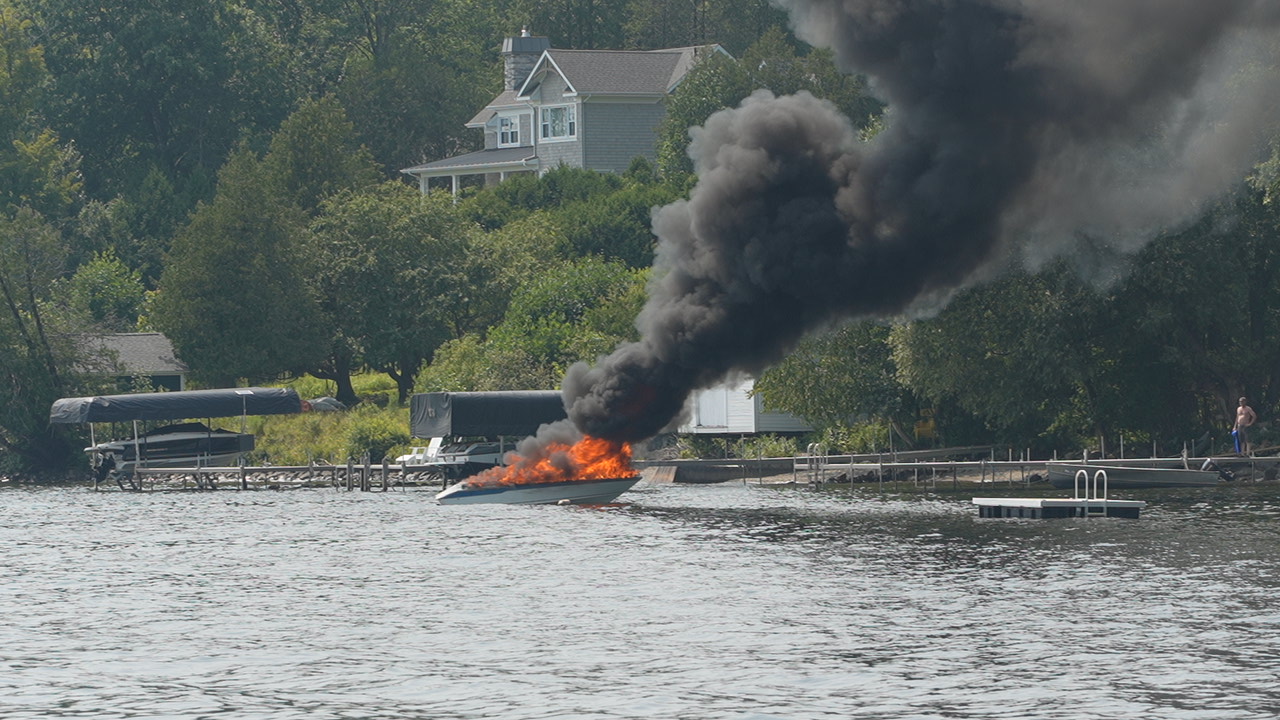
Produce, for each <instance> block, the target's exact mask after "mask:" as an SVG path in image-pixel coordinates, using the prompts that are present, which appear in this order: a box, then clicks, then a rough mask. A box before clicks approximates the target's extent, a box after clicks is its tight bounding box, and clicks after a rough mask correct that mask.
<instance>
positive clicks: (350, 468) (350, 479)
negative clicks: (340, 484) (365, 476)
mask: <svg viewBox="0 0 1280 720" xmlns="http://www.w3.org/2000/svg"><path fill="white" fill-rule="evenodd" d="M355 474H356V471H355V466H354V464H353V462H352V459H351V456H347V492H350V491H351V490H352V483H354V482H355Z"/></svg>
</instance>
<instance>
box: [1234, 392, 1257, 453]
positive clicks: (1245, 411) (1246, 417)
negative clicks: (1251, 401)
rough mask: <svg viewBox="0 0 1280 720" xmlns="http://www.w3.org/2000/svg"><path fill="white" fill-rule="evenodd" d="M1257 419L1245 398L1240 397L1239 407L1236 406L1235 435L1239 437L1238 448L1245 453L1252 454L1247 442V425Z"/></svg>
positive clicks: (1251, 448)
mask: <svg viewBox="0 0 1280 720" xmlns="http://www.w3.org/2000/svg"><path fill="white" fill-rule="evenodd" d="M1257 421H1258V414H1257V413H1255V412H1254V411H1253V408H1251V407H1249V405H1248V404H1247V403H1246V402H1245V398H1240V407H1237V408H1236V427H1235V431H1236V433H1237V437H1239V438H1240V449H1241V451H1243V452H1244V454H1245V455H1252V454H1253V447H1252V446H1251V445H1250V444H1249V426H1250V425H1252V424H1254V423H1255V422H1257Z"/></svg>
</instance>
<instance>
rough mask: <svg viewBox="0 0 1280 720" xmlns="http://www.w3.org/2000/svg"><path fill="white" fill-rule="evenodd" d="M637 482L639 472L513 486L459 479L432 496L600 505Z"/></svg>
mask: <svg viewBox="0 0 1280 720" xmlns="http://www.w3.org/2000/svg"><path fill="white" fill-rule="evenodd" d="M639 481H640V476H639V475H637V476H635V477H629V478H604V479H601V480H567V481H557V482H541V483H538V482H534V483H524V484H517V485H485V484H483V483H475V484H473V483H472V481H471V480H463V481H462V482H460V483H458V484H457V485H454V486H452V487H450V488H448V489H447V490H444V491H443V492H441V493H440V494H438V495H436V500H438V501H440V504H441V505H468V504H472V503H505V504H508V505H555V504H557V503H561V502H567V503H573V504H575V505H603V504H605V503H610V502H613V501H614V500H616V499H618V496H619V495H621V494H622V493H624V492H626V491H628V490H630V489H631V487H632V486H633V485H635V484H636V483H637V482H639Z"/></svg>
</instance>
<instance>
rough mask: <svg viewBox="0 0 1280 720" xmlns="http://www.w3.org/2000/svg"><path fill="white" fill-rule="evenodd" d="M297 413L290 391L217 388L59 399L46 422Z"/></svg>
mask: <svg viewBox="0 0 1280 720" xmlns="http://www.w3.org/2000/svg"><path fill="white" fill-rule="evenodd" d="M300 412H302V398H300V397H298V393H297V392H296V391H294V390H291V389H289V388H261V387H251V388H220V389H217V390H183V391H181V392H159V393H134V394H131V395H96V396H94V397H79V398H62V399H60V400H55V401H54V403H53V407H52V408H51V409H50V410H49V422H51V423H87V422H90V423H92V422H117V421H122V420H182V419H186V418H221V417H235V416H237V415H287V414H290V413H300Z"/></svg>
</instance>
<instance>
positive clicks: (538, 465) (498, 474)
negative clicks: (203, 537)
mask: <svg viewBox="0 0 1280 720" xmlns="http://www.w3.org/2000/svg"><path fill="white" fill-rule="evenodd" d="M507 463H508V464H507V466H506V467H496V468H493V469H492V470H486V471H484V472H482V473H480V474H479V475H473V476H471V477H469V478H467V479H466V483H467V485H469V486H471V487H495V486H501V485H527V484H529V483H552V482H574V481H582V480H605V479H609V478H628V477H635V476H636V475H637V474H638V473H637V472H636V471H635V468H633V467H631V444H630V443H625V442H614V441H612V440H602V439H600V438H595V437H591V436H584V437H583V438H582V439H581V440H579V441H578V442H576V443H574V444H573V445H567V444H565V443H558V442H553V443H551V444H549V445H548V446H547V447H545V448H543V449H542V456H541V457H536V458H532V457H530V458H526V457H522V456H520V455H517V454H515V453H509V454H508V455H507Z"/></svg>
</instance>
